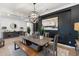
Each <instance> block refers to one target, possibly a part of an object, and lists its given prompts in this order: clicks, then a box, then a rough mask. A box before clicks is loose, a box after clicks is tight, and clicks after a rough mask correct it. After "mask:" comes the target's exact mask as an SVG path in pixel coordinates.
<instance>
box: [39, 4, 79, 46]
mask: <svg viewBox="0 0 79 59" xmlns="http://www.w3.org/2000/svg"><path fill="white" fill-rule="evenodd" d="M52 17H58V25H59V26H58V28H59V30H58V32H59V33H60V38H61V39H60V40H59V42H60V43H62V44H66V45H69V46H75V43H76V42H75V39H76V38H77V32H75V31H74V23H75V22H79V5H76V6H72V7H69V8H66V9H63V10H59V11H56V12H52V13H49V14H46V15H43V16H41V20H43V19H47V18H52ZM39 23H40V22H39ZM40 24H41V23H40ZM51 32H52V33H54V32H53V31H51Z"/></svg>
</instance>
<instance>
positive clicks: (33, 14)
mask: <svg viewBox="0 0 79 59" xmlns="http://www.w3.org/2000/svg"><path fill="white" fill-rule="evenodd" d="M33 5H34V10H33V11H32V12H31V13H30V15H29V20H30V22H32V23H36V22H37V21H38V17H39V15H38V12H37V11H36V10H35V5H36V3H33Z"/></svg>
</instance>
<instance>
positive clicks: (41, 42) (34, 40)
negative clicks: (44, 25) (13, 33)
mask: <svg viewBox="0 0 79 59" xmlns="http://www.w3.org/2000/svg"><path fill="white" fill-rule="evenodd" d="M23 39H25V40H28V41H30V42H32V43H34V44H37V45H39V46H44V45H45V44H47V43H49V42H51V40H52V39H53V38H48V37H44V38H43V39H39V38H34V37H31V36H29V37H27V36H24V37H23Z"/></svg>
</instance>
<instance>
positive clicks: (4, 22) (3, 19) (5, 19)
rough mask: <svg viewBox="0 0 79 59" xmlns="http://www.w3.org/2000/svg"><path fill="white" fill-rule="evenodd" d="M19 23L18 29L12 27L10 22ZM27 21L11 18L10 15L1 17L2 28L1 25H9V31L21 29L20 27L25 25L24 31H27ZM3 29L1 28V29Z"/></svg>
mask: <svg viewBox="0 0 79 59" xmlns="http://www.w3.org/2000/svg"><path fill="white" fill-rule="evenodd" d="M12 23H14V24H17V28H16V29H12V28H11V27H10V24H12ZM26 25H27V23H26V22H25V21H23V20H21V19H17V18H16V19H15V18H9V17H0V29H1V27H3V26H6V27H7V30H8V31H14V30H15V31H20V30H21V29H20V27H24V29H23V31H27V29H26V28H27V26H26ZM0 31H1V30H0Z"/></svg>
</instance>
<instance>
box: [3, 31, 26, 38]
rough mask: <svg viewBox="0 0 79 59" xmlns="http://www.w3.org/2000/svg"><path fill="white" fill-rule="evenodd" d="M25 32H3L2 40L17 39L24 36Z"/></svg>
mask: <svg viewBox="0 0 79 59" xmlns="http://www.w3.org/2000/svg"><path fill="white" fill-rule="evenodd" d="M24 34H25V32H22V31H17V32H16V31H14V32H3V38H4V39H5V38H12V37H18V36H20V35H24Z"/></svg>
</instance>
